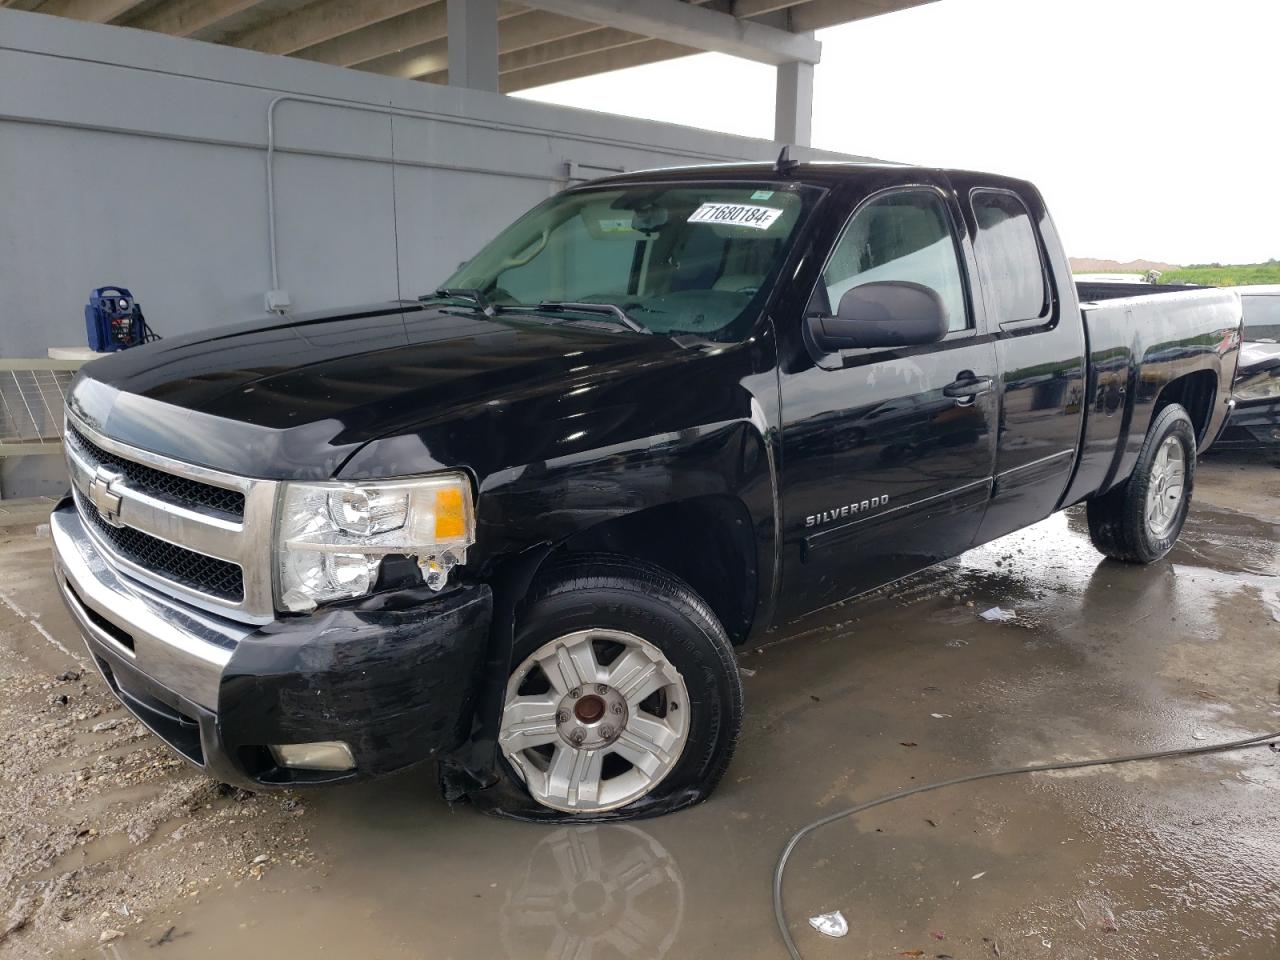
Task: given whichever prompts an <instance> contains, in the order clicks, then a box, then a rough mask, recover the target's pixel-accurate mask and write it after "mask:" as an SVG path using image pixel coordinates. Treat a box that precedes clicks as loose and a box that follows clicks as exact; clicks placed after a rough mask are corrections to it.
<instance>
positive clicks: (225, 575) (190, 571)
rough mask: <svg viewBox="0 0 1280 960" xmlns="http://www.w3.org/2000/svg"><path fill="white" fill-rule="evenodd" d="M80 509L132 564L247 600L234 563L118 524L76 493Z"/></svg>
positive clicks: (233, 598) (216, 594)
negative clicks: (104, 517) (109, 519)
mask: <svg viewBox="0 0 1280 960" xmlns="http://www.w3.org/2000/svg"><path fill="white" fill-rule="evenodd" d="M75 499H76V508H77V509H78V510H79V511H80V515H81V516H82V517H84V518H85V519H86V520H88V521H89V523H90V524H92V526H93V530H94V532H95V533H97V535H98V536H99V537H101V538H102V539H103V540H105V541H107V543H109V544H111V546H112V547H113V548H115V550H116V552H117V553H118V554H120V555H121V556H123V557H124V558H125V559H127V560H129V561H130V562H132V563H136V564H137V565H138V566H140V567H144V568H146V569H147V570H150V571H151V572H152V573H155V574H157V575H158V576H161V577H164V578H165V579H166V580H172V581H173V582H175V583H178V584H181V585H182V586H184V587H188V588H190V589H192V590H198V591H200V592H201V593H206V594H209V595H210V596H213V597H220V598H221V599H223V600H230V601H231V602H233V603H239V602H241V601H242V600H244V573H243V571H241V569H240V568H239V567H238V566H237V565H236V564H234V563H228V562H227V561H226V560H219V559H218V558H217V557H207V556H205V555H204V554H203V553H196V552H195V551H193V550H187V549H185V548H184V547H179V546H177V545H176V544H173V543H166V542H165V541H164V540H161V539H160V538H159V537H153V536H151V535H149V534H146V533H143V532H142V531H141V530H135V529H133V528H132V527H116V526H112V525H111V524H109V523H107V522H106V521H105V520H103V519H102V515H101V514H100V513H98V508H97V507H95V506H94V505H93V504H92V503H89V502H88V501H87V500H85V498H84V496H83V495H82V494H81V493H80V491H79V490H77V491H76V492H75Z"/></svg>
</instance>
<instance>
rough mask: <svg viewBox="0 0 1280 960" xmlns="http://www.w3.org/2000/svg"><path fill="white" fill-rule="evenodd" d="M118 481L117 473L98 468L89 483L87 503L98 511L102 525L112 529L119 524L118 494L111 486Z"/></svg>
mask: <svg viewBox="0 0 1280 960" xmlns="http://www.w3.org/2000/svg"><path fill="white" fill-rule="evenodd" d="M119 479H120V475H119V474H117V473H111V472H110V471H109V470H104V469H102V467H99V468H98V470H97V472H96V473H95V474H94V475H93V479H92V480H90V481H89V502H90V503H92V504H93V505H94V506H95V507H97V509H98V516H100V517H101V518H102V520H103V522H104V523H109V524H110V525H111V526H113V527H119V526H121V525H122V524H121V523H120V494H118V493H115V492H114V491H113V490H112V489H111V484H112V483H113V482H114V481H116V480H119Z"/></svg>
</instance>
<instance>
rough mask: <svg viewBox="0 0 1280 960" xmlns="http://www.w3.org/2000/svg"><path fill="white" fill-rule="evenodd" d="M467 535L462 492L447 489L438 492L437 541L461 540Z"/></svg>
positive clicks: (456, 489)
mask: <svg viewBox="0 0 1280 960" xmlns="http://www.w3.org/2000/svg"><path fill="white" fill-rule="evenodd" d="M466 535H467V515H466V509H465V506H464V504H463V499H462V491H461V490H459V489H458V488H457V487H445V488H444V489H442V490H437V491H436V539H437V540H461V539H463V538H464V537H466Z"/></svg>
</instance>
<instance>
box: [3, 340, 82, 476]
mask: <svg viewBox="0 0 1280 960" xmlns="http://www.w3.org/2000/svg"><path fill="white" fill-rule="evenodd" d="M83 362H84V361H82V360H22V359H14V360H11V359H4V358H0V457H24V456H30V455H32V454H49V453H61V452H62V422H63V408H64V405H65V403H66V397H67V388H68V387H69V386H70V385H71V379H72V377H74V376H75V372H76V371H77V370H78V369H80V366H81V365H82V364H83Z"/></svg>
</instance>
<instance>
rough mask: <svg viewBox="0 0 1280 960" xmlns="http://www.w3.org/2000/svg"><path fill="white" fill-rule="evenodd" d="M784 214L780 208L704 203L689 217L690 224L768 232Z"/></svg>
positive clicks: (743, 204)
mask: <svg viewBox="0 0 1280 960" xmlns="http://www.w3.org/2000/svg"><path fill="white" fill-rule="evenodd" d="M781 214H782V210H781V208H779V207H757V206H755V205H753V204H746V203H704V204H703V205H702V206H700V207H699V208H698V209H697V210H695V211H693V214H692V215H691V216H690V217H689V222H690V223H724V224H729V225H730V226H734V227H751V228H752V229H753V230H768V229H769V228H770V227H771V226H773V221H775V220H777V219H778V217H779V216H780V215H781Z"/></svg>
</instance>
